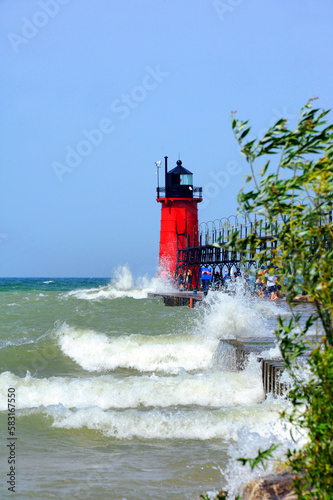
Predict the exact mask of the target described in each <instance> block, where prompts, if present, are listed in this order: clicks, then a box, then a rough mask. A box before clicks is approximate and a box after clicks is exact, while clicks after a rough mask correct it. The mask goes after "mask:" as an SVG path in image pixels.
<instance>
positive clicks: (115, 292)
mask: <svg viewBox="0 0 333 500" xmlns="http://www.w3.org/2000/svg"><path fill="white" fill-rule="evenodd" d="M113 274H114V277H113V278H112V280H111V283H110V284H109V285H108V286H102V287H98V288H90V289H79V290H72V291H71V292H67V293H65V294H64V295H63V296H64V297H75V298H77V299H81V300H103V299H118V298H124V297H130V298H132V299H146V298H147V297H148V293H149V292H156V293H157V292H170V291H172V290H173V288H172V287H171V285H170V283H169V282H168V281H167V280H164V279H162V278H160V277H156V278H148V277H146V276H143V277H139V278H136V279H135V278H134V276H133V274H132V272H131V270H130V268H129V266H128V265H124V266H121V267H118V268H117V269H116V270H115V271H114V273H113Z"/></svg>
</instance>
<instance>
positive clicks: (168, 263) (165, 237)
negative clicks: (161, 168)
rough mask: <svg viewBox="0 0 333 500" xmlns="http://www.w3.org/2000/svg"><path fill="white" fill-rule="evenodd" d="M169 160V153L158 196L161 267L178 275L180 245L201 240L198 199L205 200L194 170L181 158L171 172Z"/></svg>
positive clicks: (191, 244)
mask: <svg viewBox="0 0 333 500" xmlns="http://www.w3.org/2000/svg"><path fill="white" fill-rule="evenodd" d="M167 161H168V157H167V156H165V188H160V187H158V188H157V200H156V201H157V202H158V203H161V232H160V253H159V269H160V272H161V273H162V272H163V271H164V272H167V273H170V275H171V276H172V277H174V275H175V271H176V265H177V248H186V247H187V246H189V247H193V246H197V245H198V244H199V242H198V203H200V202H201V201H202V188H196V187H193V174H192V172H190V171H189V170H186V168H184V167H183V166H182V162H181V161H180V160H178V161H177V166H176V167H175V168H174V169H172V170H170V172H168V164H167ZM163 195H164V196H163ZM177 245H178V247H177Z"/></svg>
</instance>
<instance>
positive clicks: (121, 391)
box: [0, 268, 288, 500]
mask: <svg viewBox="0 0 333 500" xmlns="http://www.w3.org/2000/svg"><path fill="white" fill-rule="evenodd" d="M163 287H165V285H163V283H162V284H161V283H159V282H158V281H157V280H147V279H142V280H140V281H139V282H135V280H134V279H133V277H132V276H131V273H130V271H129V270H128V269H127V268H123V269H122V271H121V272H120V274H119V275H118V277H117V279H115V280H113V281H110V279H75V278H70V279H52V278H44V279H42V278H39V279H22V280H20V279H2V280H0V318H1V321H0V410H1V411H0V427H1V429H2V438H1V443H0V461H1V467H0V471H1V473H0V476H1V477H0V492H1V493H0V495H1V498H10V497H11V496H12V495H13V493H11V492H10V491H8V484H7V483H6V474H7V472H8V471H9V464H8V447H7V446H6V444H7V443H8V441H9V439H8V438H10V436H9V434H8V430H7V421H8V410H7V390H8V388H14V389H15V392H16V414H15V416H16V422H15V424H16V429H15V437H17V441H16V443H15V467H16V469H15V473H16V478H15V498H20V499H25V498H27V499H28V498H33V499H35V498H36V499H44V498H45V499H53V498H54V499H57V498H65V499H67V498H68V499H72V498H74V499H75V498H78V499H81V498H82V499H90V498H94V499H95V498H96V499H109V498H110V499H127V500H130V499H133V500H134V499H159V498H168V499H199V495H200V494H201V493H205V492H207V491H213V490H215V491H216V490H217V489H219V488H222V487H224V486H226V485H227V483H228V481H230V480H231V479H232V481H233V484H237V481H239V474H240V473H239V470H238V469H237V467H238V466H234V465H233V464H234V460H232V458H231V457H232V455H233V453H234V451H233V450H234V449H235V447H236V448H237V447H238V448H239V449H240V450H241V451H242V453H244V452H245V449H248V450H250V449H251V446H256V445H257V444H258V443H260V440H261V439H267V437H269V439H276V437H277V436H278V439H279V440H281V441H283V442H286V443H287V439H288V438H287V434H288V433H287V431H285V430H284V429H283V426H282V425H281V424H280V423H279V422H278V410H279V408H280V406H281V405H283V404H284V403H283V402H274V401H271V402H269V401H268V402H265V403H263V392H262V385H261V378H260V369H259V367H258V363H256V362H255V363H252V364H250V365H251V366H249V368H248V369H247V370H246V371H245V372H243V373H236V372H234V371H233V370H232V369H230V366H229V365H228V367H227V366H224V361H223V360H222V361H221V359H220V358H219V356H218V355H217V353H218V350H217V347H218V345H219V339H220V338H234V337H236V338H242V337H248V336H253V333H255V336H267V335H270V334H271V332H272V329H273V326H272V325H273V323H274V322H275V320H276V315H277V312H278V311H277V308H276V306H275V305H271V304H269V303H266V302H265V301H264V302H256V303H254V302H253V301H252V302H251V301H249V300H248V299H246V298H244V297H243V296H242V295H240V296H239V297H238V296H236V297H229V296H222V294H221V295H219V296H217V295H215V297H213V298H211V299H210V298H209V297H208V298H207V303H206V305H205V307H200V308H195V309H193V310H191V309H189V308H185V307H178V308H177V307H175V308H168V307H165V306H164V305H163V302H162V301H161V300H160V299H150V298H148V291H149V290H151V291H156V290H160V289H163ZM223 359H224V358H223ZM245 432H246V435H247V438H246V440H245V441H244V433H245ZM242 447H243V449H242ZM244 447H245V449H244ZM243 476H244V473H243ZM243 479H244V477H243Z"/></svg>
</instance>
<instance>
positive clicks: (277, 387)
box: [220, 337, 290, 397]
mask: <svg viewBox="0 0 333 500" xmlns="http://www.w3.org/2000/svg"><path fill="white" fill-rule="evenodd" d="M220 343H221V344H222V348H221V349H223V344H224V345H227V346H228V350H230V346H231V347H232V348H233V349H234V354H235V356H234V367H235V369H236V370H244V368H245V366H246V364H247V362H248V359H249V356H250V354H251V353H253V354H255V355H256V357H257V361H258V362H259V363H261V368H262V382H263V388H264V392H265V397H267V395H268V394H272V395H273V396H274V397H277V396H287V394H288V391H289V389H290V387H289V385H288V384H286V383H284V382H281V377H282V374H283V372H284V366H283V360H282V358H275V359H265V357H264V356H263V354H262V353H263V352H264V351H266V350H268V349H271V348H274V347H275V345H276V344H275V339H274V338H273V337H269V338H261V337H259V338H250V339H244V340H242V342H240V341H238V340H227V339H225V340H221V341H220Z"/></svg>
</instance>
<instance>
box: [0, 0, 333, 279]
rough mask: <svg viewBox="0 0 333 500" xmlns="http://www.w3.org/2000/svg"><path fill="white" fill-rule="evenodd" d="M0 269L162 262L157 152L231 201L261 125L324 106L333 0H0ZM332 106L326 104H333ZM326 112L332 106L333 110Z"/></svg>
mask: <svg viewBox="0 0 333 500" xmlns="http://www.w3.org/2000/svg"><path fill="white" fill-rule="evenodd" d="M0 17H1V40H2V43H1V46H0V47H1V48H0V51H1V62H2V63H1V69H0V71H1V82H2V83H1V90H0V92H1V109H2V112H1V121H0V126H1V137H2V141H1V151H0V159H1V174H0V186H1V197H0V203H1V210H0V214H1V215H0V252H1V260H0V275H1V276H4V277H6V276H20V277H25V276H36V277H38V276H52V277H57V276H59V277H61V276H77V277H93V276H100V277H109V276H111V275H112V273H113V270H114V268H115V267H117V266H119V265H122V264H125V263H128V264H129V266H130V268H131V269H132V271H133V273H134V274H135V275H142V274H145V273H148V274H149V275H151V276H152V275H154V273H155V272H156V268H157V264H158V244H159V223H160V205H159V204H157V203H156V183H157V176H156V169H155V161H157V160H162V161H163V157H164V156H165V155H167V156H168V157H169V168H172V167H173V166H175V164H176V161H177V159H178V154H180V158H181V160H182V161H183V166H184V167H185V168H187V169H189V170H191V171H192V172H193V173H194V184H195V185H196V186H202V187H203V190H204V198H205V200H204V202H203V203H202V204H201V205H202V206H200V205H199V218H200V221H208V220H211V219H216V218H221V217H224V216H228V215H231V214H233V213H235V212H236V208H237V201H236V197H237V193H238V191H239V190H240V188H241V187H242V185H243V180H244V179H243V176H244V175H245V174H246V172H247V167H246V164H245V161H244V160H243V158H242V157H241V156H240V154H239V151H238V147H237V143H236V141H235V139H234V137H233V134H232V131H231V125H230V112H231V111H234V110H237V116H238V117H239V118H240V119H250V121H251V123H252V125H253V131H254V133H255V134H260V133H262V131H263V130H264V129H265V128H267V127H269V126H270V125H272V124H273V123H274V121H276V120H277V119H278V118H280V117H281V116H285V117H286V118H288V119H289V120H290V122H291V124H292V123H293V121H295V120H296V117H297V114H298V112H299V109H300V108H301V106H302V105H304V104H305V103H306V102H307V100H308V99H309V98H311V97H313V96H316V97H318V98H319V99H318V101H317V103H318V106H320V107H323V108H325V109H328V108H331V107H332V97H331V96H332V94H331V88H332V72H333V69H332V68H333V64H332V46H333V29H332V28H333V26H332V23H333V21H332V20H333V2H332V1H331V0H319V1H318V0H317V1H316V0H293V1H290V0H280V1H276V2H268V1H267V0H215V1H213V0H197V1H193V0H191V1H190V0H154V1H153V0H140V1H138V0H136V1H135V0H112V1H110V0H94V1H93V2H92V1H91V0H37V1H35V0H15V2H13V0H2V2H1V4H0ZM330 116H331V115H330ZM331 119H332V118H331Z"/></svg>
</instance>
